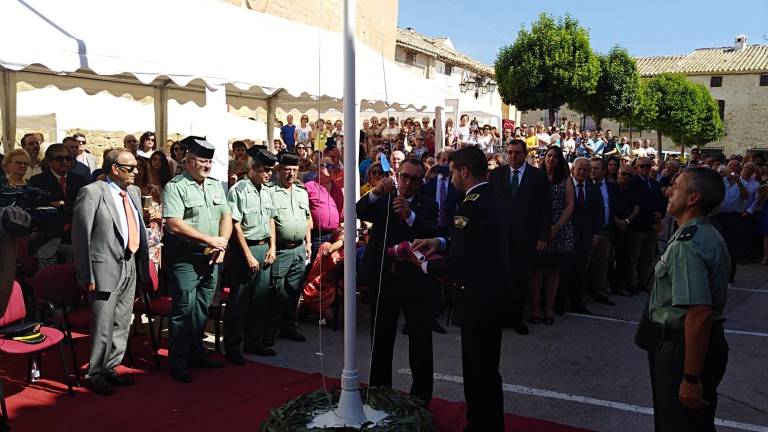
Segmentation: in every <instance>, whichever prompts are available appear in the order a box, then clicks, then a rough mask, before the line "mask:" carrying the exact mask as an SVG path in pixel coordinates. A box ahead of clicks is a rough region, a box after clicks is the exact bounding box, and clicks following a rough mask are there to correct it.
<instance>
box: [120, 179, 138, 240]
mask: <svg viewBox="0 0 768 432" xmlns="http://www.w3.org/2000/svg"><path fill="white" fill-rule="evenodd" d="M120 196H121V197H122V198H123V208H124V209H125V219H126V220H127V221H128V251H130V252H131V253H132V254H133V253H136V251H137V250H139V226H138V224H136V217H135V216H134V215H133V209H132V208H131V203H130V202H129V201H128V194H127V193H125V191H120Z"/></svg>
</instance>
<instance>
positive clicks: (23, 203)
mask: <svg viewBox="0 0 768 432" xmlns="http://www.w3.org/2000/svg"><path fill="white" fill-rule="evenodd" d="M50 201H51V193H50V192H48V191H46V190H43V189H38V188H35V187H31V186H23V187H20V188H16V189H0V207H10V206H16V207H20V208H22V209H23V210H25V211H26V212H27V213H29V215H30V216H31V218H32V224H31V228H32V230H34V231H38V232H45V231H46V227H51V226H53V225H55V224H53V223H52V222H54V219H55V218H56V216H57V214H58V210H56V209H55V208H53V207H51V206H50V205H49V203H50ZM0 223H2V224H3V230H4V231H5V232H7V233H9V234H11V235H15V236H20V237H21V236H26V235H29V234H30V232H29V229H28V228H27V227H24V226H21V225H18V224H16V223H14V222H12V221H11V220H10V219H8V215H5V214H4V215H3V218H2V220H0Z"/></svg>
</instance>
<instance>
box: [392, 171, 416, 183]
mask: <svg viewBox="0 0 768 432" xmlns="http://www.w3.org/2000/svg"><path fill="white" fill-rule="evenodd" d="M397 177H398V178H399V179H400V181H404V182H407V181H421V177H419V176H412V175H410V174H406V173H400V174H398V175H397Z"/></svg>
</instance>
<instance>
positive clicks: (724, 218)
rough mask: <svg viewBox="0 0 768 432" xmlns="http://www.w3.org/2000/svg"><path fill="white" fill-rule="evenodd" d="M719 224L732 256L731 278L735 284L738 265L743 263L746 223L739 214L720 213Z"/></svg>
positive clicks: (729, 253) (718, 216)
mask: <svg viewBox="0 0 768 432" xmlns="http://www.w3.org/2000/svg"><path fill="white" fill-rule="evenodd" d="M717 222H718V223H719V224H720V228H722V231H721V232H722V234H723V238H724V239H725V245H726V246H727V247H728V255H730V256H731V278H730V281H731V282H733V280H734V278H735V277H736V265H737V264H738V261H741V256H742V250H743V249H744V239H743V238H742V236H743V233H744V225H745V221H743V220H742V218H741V214H739V213H720V214H719V215H717Z"/></svg>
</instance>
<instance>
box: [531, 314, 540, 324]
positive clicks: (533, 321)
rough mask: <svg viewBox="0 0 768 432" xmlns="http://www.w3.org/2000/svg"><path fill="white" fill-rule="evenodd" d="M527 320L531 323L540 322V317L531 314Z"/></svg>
mask: <svg viewBox="0 0 768 432" xmlns="http://www.w3.org/2000/svg"><path fill="white" fill-rule="evenodd" d="M528 321H529V322H530V323H531V324H541V318H539V317H537V316H534V315H531V317H530V318H529V319H528Z"/></svg>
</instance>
